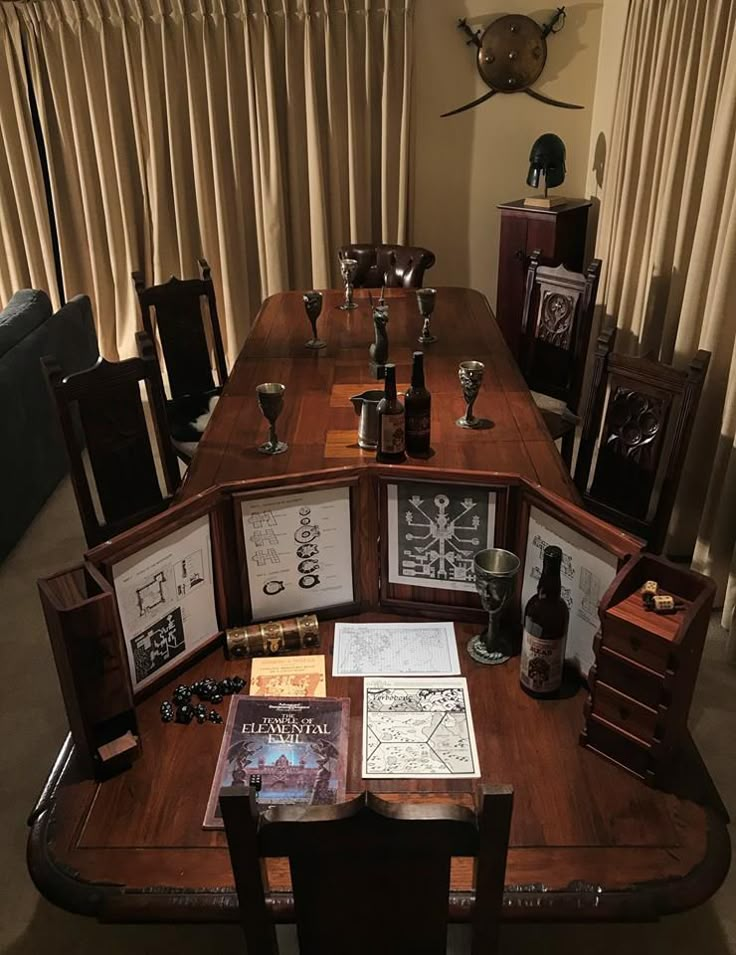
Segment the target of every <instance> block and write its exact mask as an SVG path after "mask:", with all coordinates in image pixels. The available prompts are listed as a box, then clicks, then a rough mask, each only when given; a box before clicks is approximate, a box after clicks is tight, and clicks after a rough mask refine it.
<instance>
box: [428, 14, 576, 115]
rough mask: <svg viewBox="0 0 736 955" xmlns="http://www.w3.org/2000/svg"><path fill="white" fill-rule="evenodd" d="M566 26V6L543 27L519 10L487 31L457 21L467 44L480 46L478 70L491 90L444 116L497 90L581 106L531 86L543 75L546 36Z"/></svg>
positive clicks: (553, 103)
mask: <svg viewBox="0 0 736 955" xmlns="http://www.w3.org/2000/svg"><path fill="white" fill-rule="evenodd" d="M558 24H559V25H558ZM564 25H565V8H564V7H558V8H557V10H556V11H555V12H554V13H553V14H552V16H551V17H550V19H549V20H548V21H547V22H546V23H543V24H542V25H541V26H540V25H539V24H538V23H536V22H535V21H534V20H532V18H531V17H526V16H523V15H521V14H518V13H511V14H508V15H506V16H503V17H498V19H496V20H494V21H493V22H492V23H491V24H489V26H487V27H486V28H485V30H482V31H481V30H477V31H475V32H474V31H473V30H471V29H470V27H469V26H468V23H467V21H466V20H465V19H464V18H463V19H462V20H458V24H457V26H458V29H459V30H462V31H463V32H464V33H466V34H467V36H468V37H469V39H468V40H467V44H468V46H470V45H473V46H476V47H477V48H478V57H477V65H478V72H479V73H480V75H481V78H482V79H483V82H484V83H485V84H486V86H489V87H490V90H489V92H488V93H484V94H483V95H482V96H479V97H478V99H474V100H472V102H470V103H466V104H465V105H464V106H459V107H458V108H457V109H453V110H450V112H449V113H443V114H442V115H443V116H454V115H455V114H456V113H464V112H465V110H467V109H472V108H473V107H474V106H479V105H480V104H481V103H485V101H486V100H487V99H490V98H491V97H492V96H495V95H496V93H521V92H524V93H528V95H529V96H532V97H534V99H538V100H539V101H540V102H542V103H548V104H549V105H550V106H560V107H562V109H582V108H583V107H582V106H576V105H575V104H574V103H563V102H562V101H561V100H556V99H552V98H551V97H550V96H545V95H544V93H539V92H538V91H537V90H533V89H531V86H532V84H533V83H535V82H536V81H537V80H538V79H539V77H540V76H541V73H542V70H543V69H544V65H545V63H546V62H547V37H548V36H549V34H550V33H559V32H560V30H561V29H562V28H563V26H564Z"/></svg>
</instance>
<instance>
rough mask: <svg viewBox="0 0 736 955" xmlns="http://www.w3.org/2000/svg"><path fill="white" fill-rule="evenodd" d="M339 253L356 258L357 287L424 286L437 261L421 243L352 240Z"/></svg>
mask: <svg viewBox="0 0 736 955" xmlns="http://www.w3.org/2000/svg"><path fill="white" fill-rule="evenodd" d="M338 256H339V257H340V258H341V259H343V258H348V259H355V260H356V261H357V263H358V268H357V271H356V273H355V281H354V283H353V284H354V285H355V287H356V288H381V286H383V285H384V284H385V285H386V287H387V288H421V287H422V286H423V284H424V273H425V272H426V271H427V269H430V268H431V267H432V266H433V265H434V263H435V255H434V252H430V251H429V249H423V248H421V247H420V246H411V245H386V244H378V245H376V244H374V243H370V242H366V243H351V244H349V245H344V246H342V247H341V248H340V249H339V250H338Z"/></svg>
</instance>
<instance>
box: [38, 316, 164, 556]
mask: <svg viewBox="0 0 736 955" xmlns="http://www.w3.org/2000/svg"><path fill="white" fill-rule="evenodd" d="M137 339H138V347H139V351H141V352H143V354H144V355H145V357H141V358H130V359H128V360H127V361H121V362H108V361H106V360H105V359H104V358H100V359H99V360H98V361H97V364H96V365H94V366H93V367H92V368H89V369H87V370H86V371H79V372H76V373H75V374H73V375H69V376H68V377H66V378H65V377H64V376H63V373H62V371H61V368H60V366H59V364H58V362H57V361H56V359H55V358H53V357H46V358H42V359H41V365H42V367H43V370H44V372H45V375H46V380H47V382H48V385H49V388H50V390H51V394H52V397H53V400H54V401H55V403H56V407H57V410H58V413H59V420H60V423H61V430H62V433H63V436H64V442H65V444H66V450H67V455H68V458H69V465H70V472H71V479H72V485H73V487H74V495H75V497H76V499H77V506H78V508H79V514H80V517H81V519H82V526H83V528H84V534H85V537H86V539H87V544H88V545H89V546H90V547H94V546H95V545H96V544H99V543H101V542H102V541H105V540H107V539H108V538H110V537H113V536H114V535H115V534H119V533H120V532H121V531H124V530H126V529H127V528H129V527H132V526H133V525H135V524H138V523H140V522H141V521H143V520H146V518H148V517H151V516H152V515H153V514H156V513H158V512H159V511H161V510H163V509H164V508H165V507H167V506H168V504H169V502H170V500H171V497H172V495H173V494H174V491H175V490H176V488H177V486H178V484H179V466H178V464H177V461H176V456H175V454H174V451H173V448H172V446H171V442H170V441H169V437H168V431H167V425H166V409H165V406H164V393H163V384H162V382H161V369H160V368H159V364H158V361H157V360H156V354H155V350H154V348H153V343H152V342H151V340H150V339H149V338H148V337H147V336H146V335H145V333H144V332H139V333H138V335H137ZM140 382H143V383H144V384H145V388H146V392H147V395H148V404H149V411H150V418H151V427H152V430H153V433H154V436H155V440H156V444H157V447H158V453H159V456H160V461H161V470H162V472H163V479H164V484H165V488H166V493H163V492H162V489H161V486H160V483H159V477H158V472H157V468H156V463H155V459H154V454H153V449H152V446H151V434H150V432H149V426H148V423H147V421H146V415H145V412H144V407H143V400H142V397H141V391H140ZM80 432H81V433H80ZM85 446H86V449H87V450H86V457H87V460H88V462H89V470H90V472H91V477H90V475H89V474H88V471H87V468H86V467H85V453H84V449H85ZM93 489H94V490H93ZM94 491H96V496H97V499H98V501H99V516H98V508H96V506H95V496H94Z"/></svg>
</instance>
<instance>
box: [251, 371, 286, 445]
mask: <svg viewBox="0 0 736 955" xmlns="http://www.w3.org/2000/svg"><path fill="white" fill-rule="evenodd" d="M285 391H286V386H285V385H280V384H278V382H275V381H267V382H264V383H263V384H262V385H258V386H257V387H256V397H257V399H258V407H259V408H260V409H261V414H262V415H263V417H264V418H265V419H266V421H268V425H269V428H268V441H266V442H265V444H261V445H259V446H258V450H259V451H260V452H261V454H283V452H284V451H286V450H287V448H288V447H289V445H288V444H287V443H286V442H285V441H279V439H278V437H277V436H276V419H277V418H278V416H279V415H280V414H281V410H282V408H283V407H284V392H285Z"/></svg>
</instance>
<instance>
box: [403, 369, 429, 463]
mask: <svg viewBox="0 0 736 955" xmlns="http://www.w3.org/2000/svg"><path fill="white" fill-rule="evenodd" d="M405 404H406V450H407V453H408V454H427V453H428V452H429V429H430V422H431V410H432V396H431V395H430V393H429V391H428V390H427V388H426V387H425V384H424V352H421V351H415V352H414V362H413V364H412V367H411V385H410V387H409V389H408V390H407V392H406V401H405Z"/></svg>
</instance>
